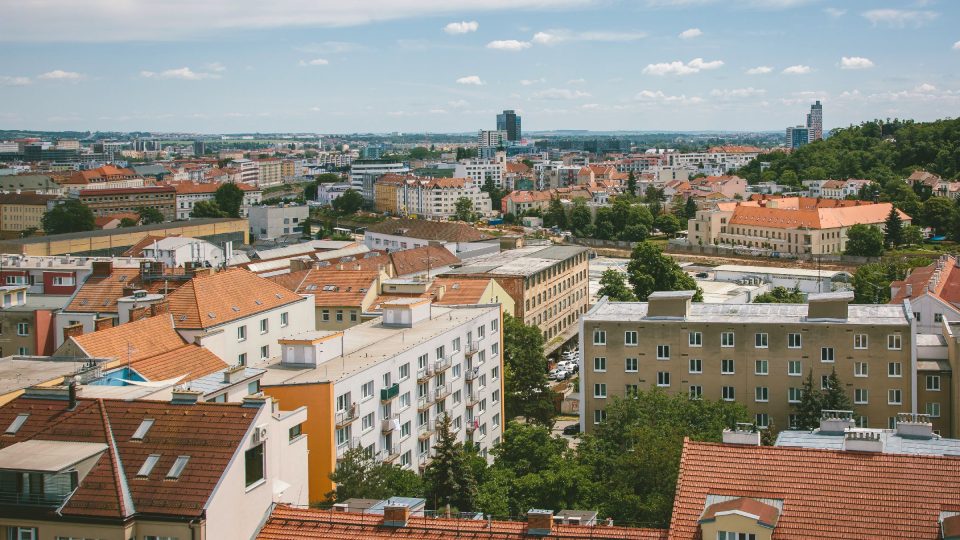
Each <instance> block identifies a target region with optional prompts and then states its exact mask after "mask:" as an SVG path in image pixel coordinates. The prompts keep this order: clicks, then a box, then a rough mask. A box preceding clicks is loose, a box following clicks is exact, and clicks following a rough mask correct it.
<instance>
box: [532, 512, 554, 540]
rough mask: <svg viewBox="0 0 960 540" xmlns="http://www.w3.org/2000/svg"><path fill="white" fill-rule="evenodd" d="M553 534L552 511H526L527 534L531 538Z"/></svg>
mask: <svg viewBox="0 0 960 540" xmlns="http://www.w3.org/2000/svg"><path fill="white" fill-rule="evenodd" d="M552 532H553V510H538V509H536V508H534V509H531V510H528V511H527V534H529V535H531V536H550V533H552Z"/></svg>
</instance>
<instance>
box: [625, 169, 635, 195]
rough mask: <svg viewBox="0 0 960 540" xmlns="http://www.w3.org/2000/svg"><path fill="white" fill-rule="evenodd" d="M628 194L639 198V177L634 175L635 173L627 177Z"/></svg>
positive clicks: (631, 172)
mask: <svg viewBox="0 0 960 540" xmlns="http://www.w3.org/2000/svg"><path fill="white" fill-rule="evenodd" d="M627 193H629V194H630V195H633V196H634V197H636V196H637V177H636V176H635V175H634V174H633V171H630V173H629V174H628V175H627Z"/></svg>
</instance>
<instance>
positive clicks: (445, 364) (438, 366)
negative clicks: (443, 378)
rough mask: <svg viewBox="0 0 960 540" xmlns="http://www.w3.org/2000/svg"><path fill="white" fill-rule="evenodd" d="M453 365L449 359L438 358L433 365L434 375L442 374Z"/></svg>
mask: <svg viewBox="0 0 960 540" xmlns="http://www.w3.org/2000/svg"><path fill="white" fill-rule="evenodd" d="M452 365H453V362H452V361H451V360H450V357H449V356H447V357H444V358H440V359H438V360H437V361H435V362H434V363H433V371H434V373H443V372H444V371H446V370H448V369H450V366H452Z"/></svg>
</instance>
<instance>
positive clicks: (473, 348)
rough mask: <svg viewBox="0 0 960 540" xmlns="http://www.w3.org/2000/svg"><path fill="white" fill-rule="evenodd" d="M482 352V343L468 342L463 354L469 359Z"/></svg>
mask: <svg viewBox="0 0 960 540" xmlns="http://www.w3.org/2000/svg"><path fill="white" fill-rule="evenodd" d="M478 352H480V342H479V341H468V342H467V345H466V346H465V347H464V348H463V354H464V355H466V357H467V358H470V357H471V356H473V355H475V354H477V353H478Z"/></svg>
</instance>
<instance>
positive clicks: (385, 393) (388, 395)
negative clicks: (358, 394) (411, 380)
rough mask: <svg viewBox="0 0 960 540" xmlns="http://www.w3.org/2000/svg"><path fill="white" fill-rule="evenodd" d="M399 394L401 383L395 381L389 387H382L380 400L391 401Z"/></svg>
mask: <svg viewBox="0 0 960 540" xmlns="http://www.w3.org/2000/svg"><path fill="white" fill-rule="evenodd" d="M398 395H400V385H399V384H398V383H394V384H393V386H391V387H389V388H381V389H380V401H390V400H391V399H393V398H395V397H397V396H398Z"/></svg>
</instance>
